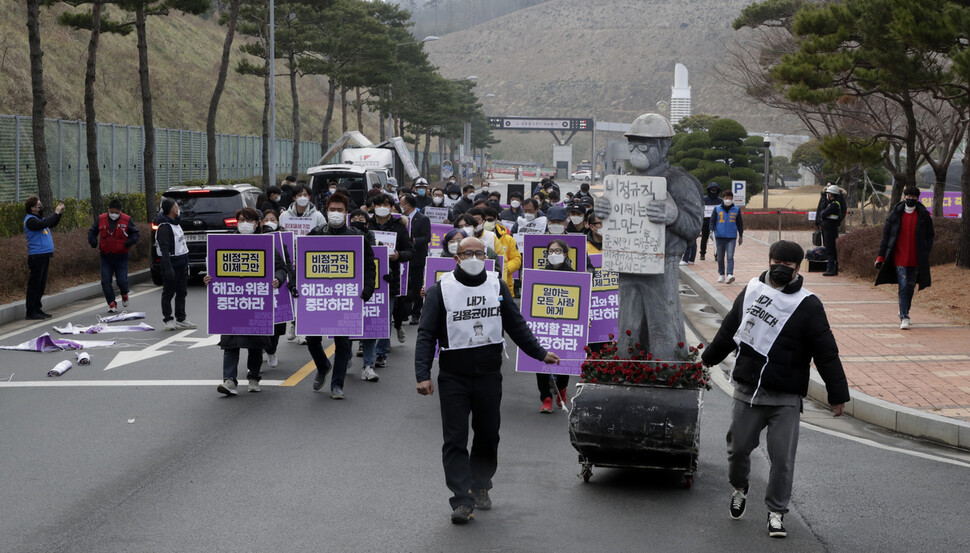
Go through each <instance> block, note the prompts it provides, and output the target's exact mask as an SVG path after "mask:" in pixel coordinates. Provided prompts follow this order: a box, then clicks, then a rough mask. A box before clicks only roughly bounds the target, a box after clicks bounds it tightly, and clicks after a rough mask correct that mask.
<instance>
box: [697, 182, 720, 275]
mask: <svg viewBox="0 0 970 553" xmlns="http://www.w3.org/2000/svg"><path fill="white" fill-rule="evenodd" d="M704 205H705V206H718V205H721V187H720V186H718V184H717V183H716V182H714V181H711V182H710V183H708V185H707V194H706V195H705V196H704ZM713 210H714V208H713V207H712V208H711V212H712V213H713ZM704 212H705V213H706V212H707V207H704ZM710 228H711V216H710V215H708V216H706V217H704V226H703V227H701V261H704V256H706V255H707V240H708V238H710V236H711V231H710ZM714 247H715V248H717V245H715V246H714Z"/></svg>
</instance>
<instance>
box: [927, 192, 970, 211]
mask: <svg viewBox="0 0 970 553" xmlns="http://www.w3.org/2000/svg"><path fill="white" fill-rule="evenodd" d="M919 201H920V203H922V204H923V207H925V208H926V209H928V210H930V213H931V214H932V213H933V191H932V190H926V191H922V192H920V195H919ZM962 213H963V194H961V193H960V192H944V193H943V216H944V217H960V216H961V214H962Z"/></svg>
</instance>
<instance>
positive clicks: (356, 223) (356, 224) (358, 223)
mask: <svg viewBox="0 0 970 553" xmlns="http://www.w3.org/2000/svg"><path fill="white" fill-rule="evenodd" d="M350 226H352V227H354V228H355V229H357V230H359V231H361V232H363V233H365V234H366V233H367V223H365V222H363V221H354V222H353V223H350Z"/></svg>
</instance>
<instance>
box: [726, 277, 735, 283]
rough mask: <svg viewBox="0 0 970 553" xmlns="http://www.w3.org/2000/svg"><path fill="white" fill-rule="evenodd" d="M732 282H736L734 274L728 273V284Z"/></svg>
mask: <svg viewBox="0 0 970 553" xmlns="http://www.w3.org/2000/svg"><path fill="white" fill-rule="evenodd" d="M732 282H734V275H728V277H727V283H728V284H731V283H732Z"/></svg>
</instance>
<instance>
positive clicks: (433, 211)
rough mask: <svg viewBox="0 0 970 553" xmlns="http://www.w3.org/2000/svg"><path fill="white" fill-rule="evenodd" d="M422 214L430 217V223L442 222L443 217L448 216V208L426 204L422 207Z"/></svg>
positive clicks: (443, 220)
mask: <svg viewBox="0 0 970 553" xmlns="http://www.w3.org/2000/svg"><path fill="white" fill-rule="evenodd" d="M423 211H424V216H425V217H427V218H428V219H431V222H432V223H444V222H445V219H447V218H448V208H447V207H431V206H428V207H426V208H424V210H423Z"/></svg>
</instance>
